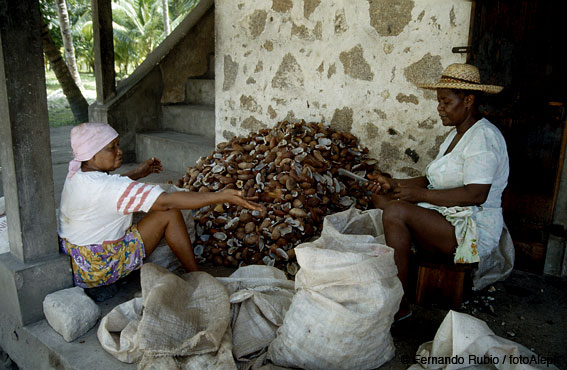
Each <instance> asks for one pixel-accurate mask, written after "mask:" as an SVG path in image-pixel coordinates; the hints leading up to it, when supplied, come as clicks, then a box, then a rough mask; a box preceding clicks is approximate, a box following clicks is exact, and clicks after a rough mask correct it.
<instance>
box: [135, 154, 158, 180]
mask: <svg viewBox="0 0 567 370" xmlns="http://www.w3.org/2000/svg"><path fill="white" fill-rule="evenodd" d="M136 171H137V172H138V173H139V174H140V175H141V176H140V178H142V177H146V176H148V175H150V174H152V173H160V172H161V171H163V167H162V165H161V161H160V160H159V159H157V158H156V157H152V158H150V159H146V160H145V161H143V162H142V163H140V165H139V166H138V167H137V168H136Z"/></svg>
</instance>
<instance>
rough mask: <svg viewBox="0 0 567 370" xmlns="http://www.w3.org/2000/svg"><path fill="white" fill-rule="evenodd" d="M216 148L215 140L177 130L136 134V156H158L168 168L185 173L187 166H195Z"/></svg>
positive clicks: (180, 174)
mask: <svg viewBox="0 0 567 370" xmlns="http://www.w3.org/2000/svg"><path fill="white" fill-rule="evenodd" d="M214 150H215V140H214V139H212V138H209V137H205V136H202V135H189V134H184V133H180V132H175V131H153V132H141V133H137V134H136V158H138V159H139V160H142V159H143V158H150V157H157V158H159V159H160V160H161V163H162V165H163V167H164V168H165V169H167V170H170V171H174V172H177V173H178V174H179V178H180V177H181V176H183V175H185V172H186V170H187V167H189V166H194V165H195V163H196V162H197V161H198V160H199V158H201V157H206V156H208V155H209V154H211V153H212V152H213V151H214Z"/></svg>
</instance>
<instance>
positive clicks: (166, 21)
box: [161, 0, 170, 37]
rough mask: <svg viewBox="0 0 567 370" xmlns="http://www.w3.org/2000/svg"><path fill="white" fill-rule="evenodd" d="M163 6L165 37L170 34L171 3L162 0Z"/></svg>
mask: <svg viewBox="0 0 567 370" xmlns="http://www.w3.org/2000/svg"><path fill="white" fill-rule="evenodd" d="M161 6H162V8H163V32H164V33H165V37H167V35H169V32H170V29H169V5H168V3H167V0H161Z"/></svg>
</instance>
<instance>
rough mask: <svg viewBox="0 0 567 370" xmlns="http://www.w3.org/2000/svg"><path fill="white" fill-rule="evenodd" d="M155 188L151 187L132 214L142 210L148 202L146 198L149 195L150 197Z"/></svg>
mask: <svg viewBox="0 0 567 370" xmlns="http://www.w3.org/2000/svg"><path fill="white" fill-rule="evenodd" d="M154 188H155V186H151V187H150V188H149V189H148V191H146V192H145V193H144V194H142V198H141V199H140V201H139V202H138V205H137V206H136V207H135V208H134V210H133V211H132V212H138V211H139V210H140V208H142V206H143V205H144V202H145V201H146V198H147V197H148V195H150V192H151V191H152V190H153V189H154Z"/></svg>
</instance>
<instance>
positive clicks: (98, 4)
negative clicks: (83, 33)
mask: <svg viewBox="0 0 567 370" xmlns="http://www.w3.org/2000/svg"><path fill="white" fill-rule="evenodd" d="M92 12H93V38H94V54H95V78H96V101H97V103H99V104H103V103H106V102H107V101H108V100H110V99H111V98H112V97H113V96H114V95H115V94H116V86H115V85H116V78H115V72H114V39H113V30H112V3H111V0H92Z"/></svg>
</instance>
